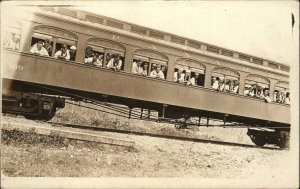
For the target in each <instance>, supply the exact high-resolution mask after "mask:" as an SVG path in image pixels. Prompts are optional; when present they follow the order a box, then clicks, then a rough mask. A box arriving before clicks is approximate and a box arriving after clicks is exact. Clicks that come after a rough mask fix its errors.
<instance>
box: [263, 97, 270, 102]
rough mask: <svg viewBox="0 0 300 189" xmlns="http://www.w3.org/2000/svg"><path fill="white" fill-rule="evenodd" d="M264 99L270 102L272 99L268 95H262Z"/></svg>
mask: <svg viewBox="0 0 300 189" xmlns="http://www.w3.org/2000/svg"><path fill="white" fill-rule="evenodd" d="M264 99H265V100H266V102H272V100H271V98H270V97H269V96H266V97H264Z"/></svg>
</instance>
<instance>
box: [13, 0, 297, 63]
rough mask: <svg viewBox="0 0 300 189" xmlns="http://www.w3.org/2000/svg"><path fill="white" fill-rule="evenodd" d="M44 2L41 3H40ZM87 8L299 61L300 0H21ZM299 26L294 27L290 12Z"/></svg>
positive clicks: (225, 45)
mask: <svg viewBox="0 0 300 189" xmlns="http://www.w3.org/2000/svg"><path fill="white" fill-rule="evenodd" d="M41 2H42V3H41ZM14 3H15V4H31V5H34V4H35V5H36V4H42V5H72V6H73V7H72V8H74V9H78V10H84V11H88V12H92V13H96V14H100V15H103V16H108V17H111V18H116V19H119V20H122V21H126V22H130V23H134V24H138V25H141V26H145V27H150V28H153V29H157V30H161V31H165V32H168V33H172V34H176V35H180V36H184V37H188V38H191V39H195V40H197V41H201V42H204V43H209V44H212V45H216V46H219V47H223V48H228V49H230V50H234V51H238V52H242V53H245V54H250V55H254V56H258V57H261V58H265V59H269V60H272V61H275V62H279V63H282V64H287V65H296V66H297V67H298V66H299V65H298V62H299V20H298V18H299V11H298V8H299V3H298V1H275V0H274V1H33V2H27V1H21V2H16V1H15V2H14ZM292 13H293V14H294V18H295V25H294V28H293V30H292V24H291V23H292V18H291V14H292Z"/></svg>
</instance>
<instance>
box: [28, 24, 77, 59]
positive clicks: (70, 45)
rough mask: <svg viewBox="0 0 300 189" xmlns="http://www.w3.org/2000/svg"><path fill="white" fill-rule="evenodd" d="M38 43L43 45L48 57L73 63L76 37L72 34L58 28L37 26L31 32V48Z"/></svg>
mask: <svg viewBox="0 0 300 189" xmlns="http://www.w3.org/2000/svg"><path fill="white" fill-rule="evenodd" d="M38 42H42V43H43V48H45V49H46V50H47V52H48V55H49V56H51V57H55V58H59V59H63V60H71V61H75V57H76V48H77V47H76V46H77V45H76V42H77V37H76V36H75V35H74V34H72V33H70V32H68V31H66V30H62V29H59V28H54V27H48V26H37V27H35V28H34V31H33V35H32V39H31V48H32V47H34V45H36V44H37V43H38ZM62 47H63V48H62ZM65 51H66V52H65Z"/></svg>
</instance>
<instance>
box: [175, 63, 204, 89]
mask: <svg viewBox="0 0 300 189" xmlns="http://www.w3.org/2000/svg"><path fill="white" fill-rule="evenodd" d="M182 79H183V81H182ZM204 79H205V66H204V64H202V63H201V62H198V61H196V60H192V59H187V58H179V59H178V60H177V61H176V63H175V69H174V79H173V81H175V82H180V83H187V84H188V83H190V84H191V85H194V86H204Z"/></svg>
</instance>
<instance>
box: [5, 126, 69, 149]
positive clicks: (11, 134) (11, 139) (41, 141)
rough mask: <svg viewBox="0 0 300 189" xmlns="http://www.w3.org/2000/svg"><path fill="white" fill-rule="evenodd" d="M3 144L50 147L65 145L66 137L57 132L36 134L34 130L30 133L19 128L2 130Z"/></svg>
mask: <svg viewBox="0 0 300 189" xmlns="http://www.w3.org/2000/svg"><path fill="white" fill-rule="evenodd" d="M1 137H2V144H4V145H8V144H30V145H47V146H50V147H63V146H66V144H65V143H64V140H65V138H63V137H60V136H58V135H57V134H51V135H50V136H45V135H40V134H36V133H35V132H34V130H31V131H30V132H28V133H25V132H21V131H19V130H16V129H14V130H11V131H7V130H2V135H1Z"/></svg>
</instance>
